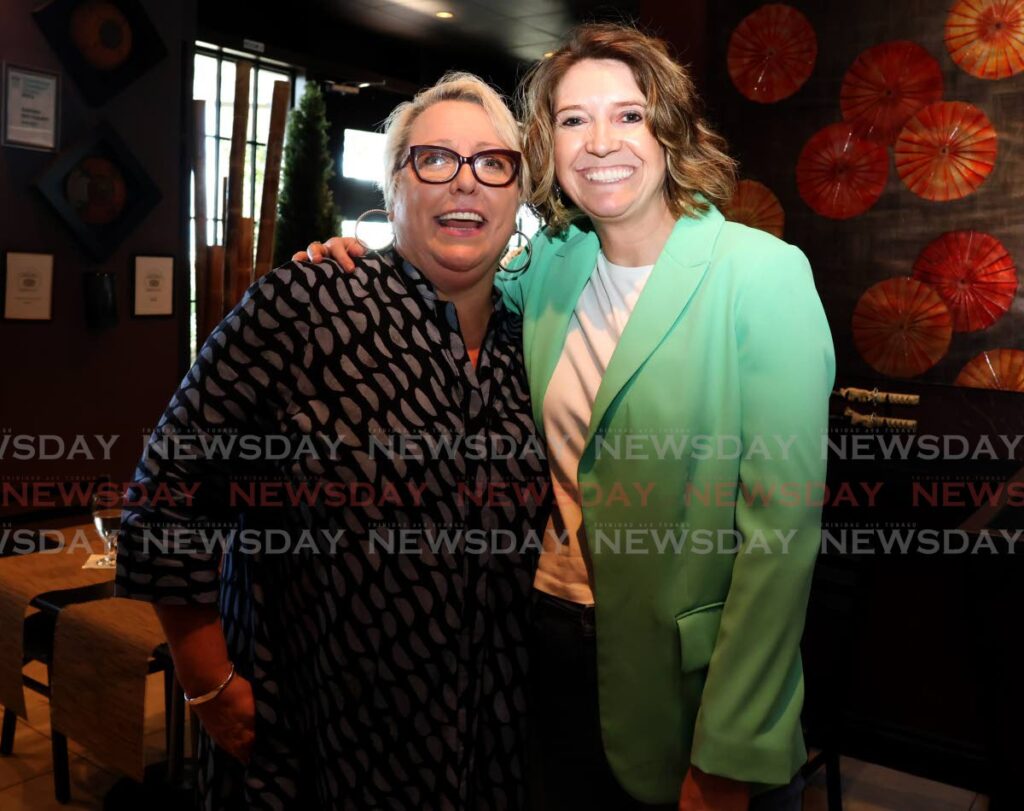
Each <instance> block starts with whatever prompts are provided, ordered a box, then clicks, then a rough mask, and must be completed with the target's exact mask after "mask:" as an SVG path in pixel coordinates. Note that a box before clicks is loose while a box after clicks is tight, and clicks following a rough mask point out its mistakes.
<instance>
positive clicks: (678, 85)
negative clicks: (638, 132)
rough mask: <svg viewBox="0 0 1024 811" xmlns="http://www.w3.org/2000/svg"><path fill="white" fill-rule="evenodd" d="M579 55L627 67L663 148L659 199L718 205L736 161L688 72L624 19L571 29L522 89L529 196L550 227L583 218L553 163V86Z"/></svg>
mask: <svg viewBox="0 0 1024 811" xmlns="http://www.w3.org/2000/svg"><path fill="white" fill-rule="evenodd" d="M584 59H614V60H617V61H619V62H623V63H624V64H625V65H626V66H627V67H629V69H630V70H631V71H632V72H633V77H634V78H635V79H636V83H637V85H638V86H639V87H640V90H641V91H642V92H643V94H644V98H645V99H646V100H647V115H646V118H647V123H648V126H649V127H650V129H651V133H652V134H653V135H654V137H655V138H656V139H657V140H658V142H659V143H660V144H661V145H662V146H663V147H664V148H665V164H666V172H665V200H666V202H667V204H668V207H669V210H670V211H671V212H672V216H674V217H676V218H679V217H682V216H684V215H690V214H697V213H702V212H703V211H705V210H707V203H714V204H715V205H717V206H719V207H720V206H722V205H723V204H725V203H726V202H728V201H729V199H730V198H731V197H732V194H733V191H734V189H735V186H736V161H734V160H733V159H732V158H731V157H729V156H728V155H727V154H726V152H725V150H726V143H725V140H724V139H723V138H722V137H721V136H719V135H718V134H717V133H715V132H714V131H713V130H712V129H711V127H710V125H709V124H708V123H707V121H705V120H704V117H703V114H702V105H701V101H700V98H699V97H698V96H697V92H696V89H695V88H694V85H693V80H692V79H691V78H690V74H689V73H688V72H687V71H686V69H685V68H684V67H683V66H682V65H680V64H679V63H678V62H676V61H675V60H674V59H673V58H672V56H671V55H670V53H669V50H668V46H667V45H666V44H665V42H664V41H662V40H660V39H657V38H655V37H651V36H648V35H646V34H644V33H642V32H640V31H638V30H637V29H635V28H631V27H629V26H625V25H617V24H614V23H591V24H587V25H581V26H579V27H578V28H576V29H574V30H573V31H571V32H570V33H569V35H568V38H567V39H566V42H565V44H564V45H563V46H562V47H561V48H559V49H558V50H557V51H555V52H554V53H553V54H552V55H551V56H550V57H549V58H547V59H543V60H541V61H540V62H538V63H537V64H536V65H535V66H534V67H533V68H532V70H531V71H530V73H529V74H528V75H527V77H526V79H525V81H524V82H523V86H522V90H521V96H520V101H521V106H522V110H523V119H524V125H525V132H524V141H525V142H526V150H525V156H526V160H525V161H524V163H526V164H528V165H529V167H530V170H531V176H532V177H533V179H534V182H535V183H536V186H535V188H534V190H533V194H532V195H531V196H530V198H529V202H530V203H531V204H532V205H533V206H534V207H535V208H536V209H537V211H538V213H539V214H540V215H541V216H542V217H543V218H544V220H545V221H546V222H547V224H548V226H549V227H550V228H551V229H552V230H553V231H555V232H558V231H562V230H564V229H565V228H566V227H567V226H568V225H569V223H570V222H572V221H573V220H575V219H578V218H580V217H582V216H584V215H583V213H582V212H581V211H580V210H579V209H576V208H572V207H570V205H571V201H566V200H564V199H563V198H562V197H561V195H560V194H559V190H558V183H557V181H556V178H555V161H554V153H555V149H554V119H555V116H554V96H555V91H556V89H557V88H558V84H559V82H561V80H562V77H563V76H565V74H566V73H567V72H568V70H569V68H571V67H572V66H573V65H575V64H576V63H577V62H581V61H583V60H584ZM698 195H700V197H698ZM700 198H703V200H702V199H700ZM704 201H707V202H704Z"/></svg>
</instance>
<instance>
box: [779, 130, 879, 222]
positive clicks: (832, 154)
mask: <svg viewBox="0 0 1024 811" xmlns="http://www.w3.org/2000/svg"><path fill="white" fill-rule="evenodd" d="M888 178H889V153H888V152H887V151H886V149H885V147H884V146H882V145H881V144H878V143H876V142H874V141H869V140H868V139H867V138H862V137H861V136H860V135H858V134H857V133H856V132H855V128H854V127H853V125H852V124H846V123H840V124H830V125H829V126H827V127H825V128H824V129H822V130H819V131H818V132H817V133H815V134H814V135H813V136H811V138H810V140H809V141H808V142H807V143H806V144H805V145H804V148H803V151H802V152H801V153H800V157H799V159H798V160H797V164H796V183H797V189H798V190H799V192H800V196H801V197H802V198H803V199H804V202H806V203H807V205H809V206H810V207H811V208H812V209H814V211H816V212H817V213H818V214H820V215H821V216H823V217H830V218H831V219H834V220H846V219H849V218H850V217H856V216H857V215H858V214H863V213H864V212H865V211H867V210H868V209H869V208H871V206H873V205H874V204H875V203H876V202H877V201H878V198H879V197H881V195H882V191H883V190H884V189H885V183H886V180H888Z"/></svg>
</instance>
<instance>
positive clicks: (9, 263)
mask: <svg viewBox="0 0 1024 811" xmlns="http://www.w3.org/2000/svg"><path fill="white" fill-rule="evenodd" d="M4 266H5V271H6V272H5V274H4V288H3V289H4V320H6V321H49V320H50V319H51V318H52V317H53V254H52V253H15V252H13V251H10V252H8V253H7V256H6V261H5V262H4Z"/></svg>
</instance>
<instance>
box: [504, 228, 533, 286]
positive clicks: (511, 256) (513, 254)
mask: <svg viewBox="0 0 1024 811" xmlns="http://www.w3.org/2000/svg"><path fill="white" fill-rule="evenodd" d="M512 234H513V236H514V235H515V234H519V244H518V245H516V247H514V248H509V250H508V252H507V253H506V254H505V255H504V256H503V257H501V259H500V260H499V261H498V269H499V270H502V271H504V272H505V273H511V274H513V275H518V274H520V273H526V271H527V269H528V268H529V267H530V262H532V261H533V248H532V247H531V246H530V238H529V237H528V236H526V234H524V233H523V232H522V231H520V230H519V229H518V228H517V229H516V230H515V231H513V232H512ZM523 251H526V263H525V264H524V265H523V266H522V267H515V268H510V267H507V266H506V265H507V263H509V262H513V261H515V260H516V259H518V258H519V256H520V254H522V252H523Z"/></svg>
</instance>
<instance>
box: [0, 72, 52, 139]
mask: <svg viewBox="0 0 1024 811" xmlns="http://www.w3.org/2000/svg"><path fill="white" fill-rule="evenodd" d="M3 118H4V122H3V144H4V146H16V147H22V148H24V149H41V150H46V151H53V150H55V149H57V140H58V134H59V133H58V127H59V124H60V76H58V75H57V74H56V73H49V72H47V71H44V70H35V69H34V68H22V67H18V66H17V65H10V64H5V65H4V116H3Z"/></svg>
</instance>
